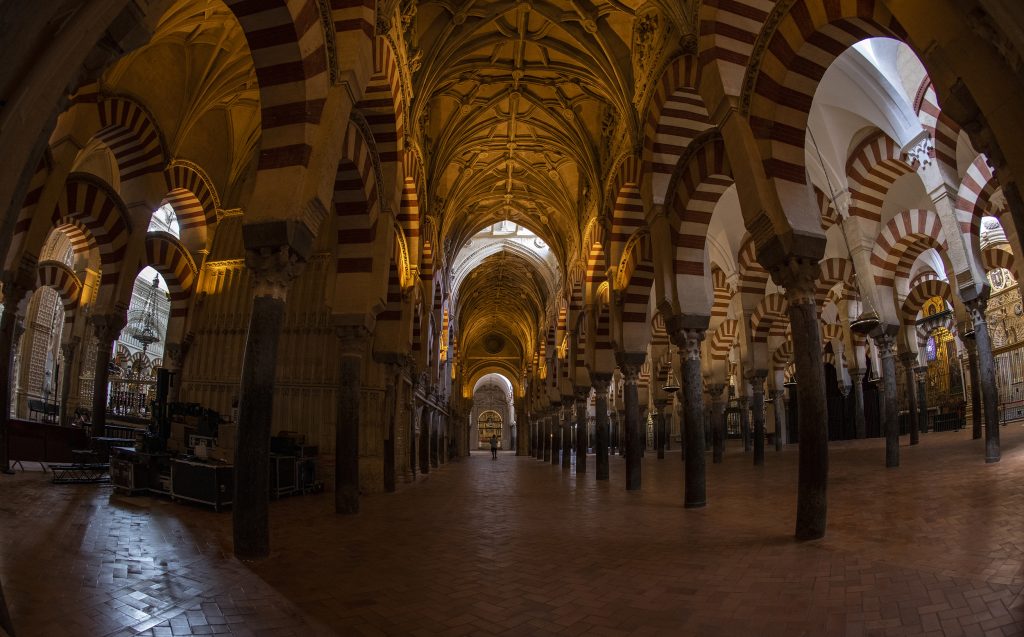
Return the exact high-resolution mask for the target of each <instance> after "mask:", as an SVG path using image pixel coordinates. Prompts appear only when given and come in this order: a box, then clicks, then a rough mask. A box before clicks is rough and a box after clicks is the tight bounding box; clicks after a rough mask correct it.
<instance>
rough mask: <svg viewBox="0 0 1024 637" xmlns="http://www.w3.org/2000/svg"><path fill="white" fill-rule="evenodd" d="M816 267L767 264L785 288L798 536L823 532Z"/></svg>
mask: <svg viewBox="0 0 1024 637" xmlns="http://www.w3.org/2000/svg"><path fill="white" fill-rule="evenodd" d="M820 274H821V267H820V266H819V264H818V259H817V258H802V257H796V256H790V257H786V258H784V259H783V260H782V261H781V262H780V263H779V264H777V265H775V266H773V267H772V268H771V275H772V279H773V280H774V281H775V283H776V284H777V285H780V286H782V287H783V288H785V289H786V303H787V305H788V307H789V322H790V325H791V327H792V330H793V352H794V356H793V358H794V363H795V366H796V381H797V383H799V385H800V392H799V394H798V399H799V401H800V402H799V406H798V409H797V416H798V418H799V420H798V427H799V438H800V441H799V444H800V461H799V470H798V477H797V507H796V531H795V537H796V539H797V540H813V539H817V538H820V537H823V536H824V535H825V527H826V520H827V514H828V499H827V494H828V410H827V408H826V405H825V374H824V373H823V371H822V370H823V369H824V363H823V361H822V354H821V349H822V347H821V326H820V325H819V322H818V312H817V305H816V303H815V296H814V295H815V289H816V284H817V281H818V277H819V276H820Z"/></svg>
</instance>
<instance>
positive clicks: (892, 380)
mask: <svg viewBox="0 0 1024 637" xmlns="http://www.w3.org/2000/svg"><path fill="white" fill-rule="evenodd" d="M874 338H875V345H877V346H878V355H879V358H881V368H882V370H881V371H882V392H883V396H884V399H883V401H884V406H883V412H882V413H883V418H882V423H883V431H884V432H885V466H887V467H898V466H900V423H899V405H898V403H897V402H896V341H895V339H894V338H893V337H892V336H891V335H890V334H887V333H884V332H883V333H881V334H879V335H877V336H875V337H874ZM801 389H802V388H801Z"/></svg>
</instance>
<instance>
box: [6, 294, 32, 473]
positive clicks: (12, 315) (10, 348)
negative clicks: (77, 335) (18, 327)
mask: <svg viewBox="0 0 1024 637" xmlns="http://www.w3.org/2000/svg"><path fill="white" fill-rule="evenodd" d="M25 294H27V291H26V290H25V288H23V287H21V286H16V285H14V284H12V283H6V284H5V285H4V312H3V316H2V317H0V472H2V473H11V469H10V457H9V456H10V448H9V446H8V444H9V440H8V437H7V421H8V420H9V419H10V417H11V394H12V393H13V391H12V390H13V389H14V388H13V387H12V386H11V385H12V383H11V381H12V375H11V369H12V368H13V362H14V350H15V347H14V325H15V323H16V322H17V319H18V312H17V310H18V305H19V304H20V303H21V300H22V299H23V298H24V297H25Z"/></svg>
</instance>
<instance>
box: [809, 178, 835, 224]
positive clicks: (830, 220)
mask: <svg viewBox="0 0 1024 637" xmlns="http://www.w3.org/2000/svg"><path fill="white" fill-rule="evenodd" d="M814 198H815V200H817V202H818V210H819V211H820V212H821V229H822V230H828V229H829V228H831V227H832V226H834V225H836V224H837V223H839V222H840V218H839V211H838V210H836V207H835V206H834V205H833V204H832V200H831V199H829V197H828V195H826V194H825V193H824V192H822V190H821V189H820V188H818V187H817V186H814Z"/></svg>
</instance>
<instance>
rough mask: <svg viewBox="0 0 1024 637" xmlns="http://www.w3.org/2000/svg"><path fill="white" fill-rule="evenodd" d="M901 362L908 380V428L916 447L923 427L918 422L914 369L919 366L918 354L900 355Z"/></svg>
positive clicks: (904, 353) (911, 442)
mask: <svg viewBox="0 0 1024 637" xmlns="http://www.w3.org/2000/svg"><path fill="white" fill-rule="evenodd" d="M900 362H901V363H903V373H904V374H905V375H906V377H907V380H906V383H907V386H906V387H907V388H906V393H907V402H908V408H907V415H908V416H909V417H910V418H909V424H908V427H909V429H910V444H911V445H916V444H917V443H918V442H920V438H919V432H920V430H921V425H920V423H919V422H918V415H917V387H916V386H917V381H916V380H915V379H914V367H916V364H917V354H914V353H911V352H903V353H902V354H900Z"/></svg>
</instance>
